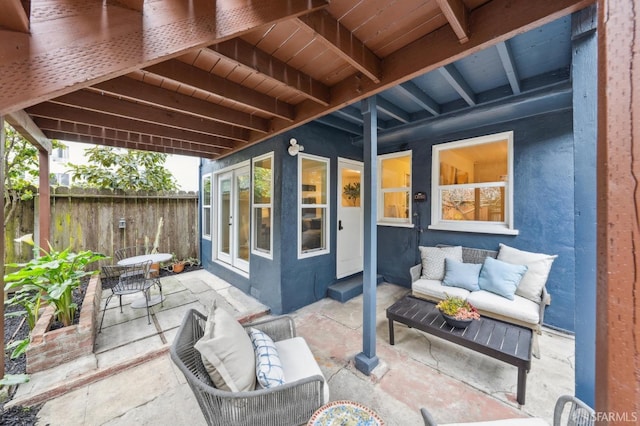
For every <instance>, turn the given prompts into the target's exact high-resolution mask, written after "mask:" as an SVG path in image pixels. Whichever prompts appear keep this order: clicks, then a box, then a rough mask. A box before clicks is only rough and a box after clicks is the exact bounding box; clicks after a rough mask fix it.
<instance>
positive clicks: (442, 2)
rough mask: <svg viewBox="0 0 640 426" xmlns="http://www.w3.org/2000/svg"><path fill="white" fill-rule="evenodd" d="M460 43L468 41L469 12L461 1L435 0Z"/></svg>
mask: <svg viewBox="0 0 640 426" xmlns="http://www.w3.org/2000/svg"><path fill="white" fill-rule="evenodd" d="M436 2H437V3H438V6H440V9H441V10H442V13H443V15H444V16H445V17H446V18H447V21H448V22H449V25H451V29H452V30H453V32H454V33H456V36H457V37H458V40H460V43H466V42H468V41H469V21H468V19H469V12H468V11H467V7H466V6H465V5H464V3H463V2H462V0H436Z"/></svg>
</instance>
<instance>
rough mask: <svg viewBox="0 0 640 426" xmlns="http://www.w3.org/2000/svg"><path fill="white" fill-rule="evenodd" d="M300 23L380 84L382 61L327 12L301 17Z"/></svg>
mask: <svg viewBox="0 0 640 426" xmlns="http://www.w3.org/2000/svg"><path fill="white" fill-rule="evenodd" d="M298 20H299V21H300V22H302V23H303V24H304V25H306V26H307V27H308V28H310V29H311V30H312V31H314V32H315V33H316V34H318V36H319V37H320V40H321V41H322V42H323V43H324V44H325V46H327V47H328V48H329V49H332V50H333V51H335V52H336V53H338V54H339V55H341V56H342V57H343V58H344V59H345V60H346V61H347V62H349V63H350V64H351V65H352V66H353V67H354V68H356V69H358V70H359V71H360V72H362V73H363V74H364V75H366V76H367V77H368V78H369V79H371V80H372V81H373V82H375V83H379V82H380V77H381V70H382V65H381V62H380V59H379V58H378V57H377V56H376V55H375V54H374V53H373V52H372V51H371V50H369V48H368V47H367V46H365V45H364V44H363V43H362V42H361V41H360V40H358V39H357V38H356V37H355V36H354V35H353V34H352V33H351V32H350V31H349V30H348V29H347V28H345V27H344V26H343V25H342V24H340V23H339V22H338V21H336V20H335V19H334V18H333V17H332V16H331V15H329V14H328V13H326V12H325V11H319V12H315V13H310V14H308V15H304V16H300V17H299V18H298Z"/></svg>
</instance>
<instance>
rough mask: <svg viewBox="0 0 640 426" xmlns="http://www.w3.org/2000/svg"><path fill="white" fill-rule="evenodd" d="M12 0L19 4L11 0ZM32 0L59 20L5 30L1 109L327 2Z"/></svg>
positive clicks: (124, 71)
mask: <svg viewBox="0 0 640 426" xmlns="http://www.w3.org/2000/svg"><path fill="white" fill-rule="evenodd" d="M11 3H13V4H16V3H19V2H17V1H16V0H11ZM53 3H58V2H33V3H32V14H33V13H35V12H37V11H39V10H42V12H43V13H48V14H49V16H55V19H53V18H49V19H43V20H42V21H40V20H39V21H38V22H31V33H30V34H20V33H10V32H8V31H0V32H1V33H2V35H1V36H0V37H1V38H2V40H3V42H2V43H0V57H1V58H2V62H1V63H0V93H2V97H0V115H5V114H6V113H8V112H12V111H16V110H19V109H25V108H26V107H27V106H30V105H35V104H37V103H40V102H43V101H46V100H48V99H51V98H53V97H56V96H60V95H63V94H65V93H70V92H74V91H77V90H79V89H81V88H84V87H88V86H91V85H94V84H97V83H99V82H102V81H106V80H110V79H112V78H115V77H118V76H121V75H125V74H128V73H130V72H132V71H135V70H138V69H140V68H142V67H145V66H148V65H152V64H154V63H158V62H161V61H164V60H167V59H169V58H173V57H177V56H180V55H183V54H184V53H185V52H187V51H189V50H192V49H197V48H203V47H206V46H209V45H211V44H213V43H216V42H218V41H223V40H227V39H230V38H232V37H235V36H239V35H242V34H245V33H247V32H249V31H251V30H253V29H254V28H257V27H259V26H261V25H265V24H271V23H277V22H281V21H284V20H288V19H293V18H295V17H297V16H299V15H301V14H305V13H309V12H313V11H316V10H319V9H322V8H324V7H326V6H327V3H326V2H325V1H323V0H253V1H251V2H240V1H217V2H213V1H211V0H191V1H190V2H189V6H188V7H187V6H186V5H185V3H184V2H182V1H176V0H156V1H154V2H153V13H144V14H140V13H139V12H137V11H134V10H129V9H127V8H123V7H119V6H114V5H111V4H109V3H107V4H106V5H103V2H102V1H91V2H79V1H75V2H65V6H67V7H66V8H64V9H63V10H62V12H61V13H58V14H55V13H54V12H56V11H51V10H48V9H50V8H54V7H56V6H57V5H56V4H53Z"/></svg>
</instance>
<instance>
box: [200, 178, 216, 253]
mask: <svg viewBox="0 0 640 426" xmlns="http://www.w3.org/2000/svg"><path fill="white" fill-rule="evenodd" d="M206 180H208V181H209V204H205V200H204V188H205V181H206ZM212 185H213V176H212V175H211V173H209V174H206V175H202V224H201V226H202V238H204V239H205V240H209V241H211V234H212V232H211V230H212V229H213V212H212V210H211V208H212V204H213V193H214V191H213V186H212ZM207 209H208V210H209V233H208V234H207V233H205V218H206V215H205V210H207Z"/></svg>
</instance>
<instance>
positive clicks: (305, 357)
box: [275, 337, 329, 404]
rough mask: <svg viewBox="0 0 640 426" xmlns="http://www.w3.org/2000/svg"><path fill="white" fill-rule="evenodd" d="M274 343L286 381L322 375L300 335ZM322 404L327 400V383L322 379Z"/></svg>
mask: <svg viewBox="0 0 640 426" xmlns="http://www.w3.org/2000/svg"><path fill="white" fill-rule="evenodd" d="M275 343H276V349H278V354H279V355H280V361H281V362H282V369H283V370H284V379H285V381H286V382H287V383H291V382H295V381H296V380H300V379H304V378H307V377H311V376H322V378H323V379H324V375H323V374H322V370H320V367H319V366H318V363H317V362H316V359H315V358H314V357H313V354H312V353H311V350H310V349H309V346H307V342H305V340H304V339H303V338H302V337H294V338H292V339H286V340H280V341H279V342H275ZM323 391H324V404H326V403H327V402H329V385H328V384H327V380H326V379H325V380H324V389H323Z"/></svg>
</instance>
